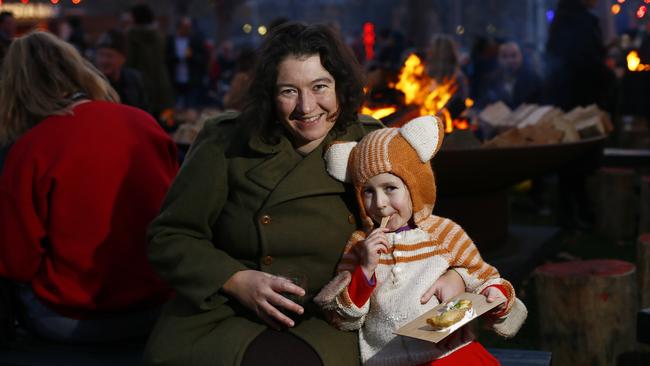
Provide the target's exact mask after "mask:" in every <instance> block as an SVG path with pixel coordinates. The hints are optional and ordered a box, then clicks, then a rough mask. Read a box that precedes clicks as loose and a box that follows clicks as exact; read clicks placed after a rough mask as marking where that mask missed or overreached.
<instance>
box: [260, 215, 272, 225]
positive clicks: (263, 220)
mask: <svg viewBox="0 0 650 366" xmlns="http://www.w3.org/2000/svg"><path fill="white" fill-rule="evenodd" d="M260 222H261V223H262V225H268V224H270V223H271V216H269V215H263V216H262V217H260Z"/></svg>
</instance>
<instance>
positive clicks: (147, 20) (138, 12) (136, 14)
mask: <svg viewBox="0 0 650 366" xmlns="http://www.w3.org/2000/svg"><path fill="white" fill-rule="evenodd" d="M131 16H132V17H133V23H134V24H135V25H149V24H152V23H153V22H154V20H155V18H156V17H155V15H154V13H153V10H152V9H151V7H150V6H149V5H147V4H137V5H134V6H133V7H132V8H131Z"/></svg>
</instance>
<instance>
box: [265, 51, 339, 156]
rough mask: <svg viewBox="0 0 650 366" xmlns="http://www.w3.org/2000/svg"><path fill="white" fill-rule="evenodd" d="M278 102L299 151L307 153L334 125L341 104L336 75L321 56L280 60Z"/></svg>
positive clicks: (279, 114) (278, 110) (280, 111)
mask: <svg viewBox="0 0 650 366" xmlns="http://www.w3.org/2000/svg"><path fill="white" fill-rule="evenodd" d="M275 104H276V109H277V113H278V116H277V117H278V118H279V119H280V121H281V122H282V124H283V125H284V126H285V128H286V129H287V130H289V132H290V133H291V136H292V137H293V143H294V146H295V147H296V149H297V150H298V151H299V152H301V153H303V154H307V153H309V152H311V151H313V150H314V149H315V148H316V147H317V146H318V145H320V143H321V142H322V141H323V139H325V137H326V136H327V134H328V133H329V132H330V130H331V129H332V127H334V123H335V122H336V117H337V113H338V107H339V105H338V101H337V99H336V83H335V80H334V77H333V76H332V75H331V74H330V73H329V72H328V71H327V70H325V68H324V67H323V65H321V62H320V56H318V55H312V56H302V57H296V56H288V57H287V58H285V59H284V60H283V61H282V62H281V63H280V65H279V66H278V80H277V83H276V89H275Z"/></svg>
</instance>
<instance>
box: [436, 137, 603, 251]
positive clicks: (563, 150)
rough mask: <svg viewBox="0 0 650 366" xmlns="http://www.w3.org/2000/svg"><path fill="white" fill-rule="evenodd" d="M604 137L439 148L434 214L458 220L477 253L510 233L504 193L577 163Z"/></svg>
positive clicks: (593, 151)
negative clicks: (467, 147)
mask: <svg viewBox="0 0 650 366" xmlns="http://www.w3.org/2000/svg"><path fill="white" fill-rule="evenodd" d="M604 143H605V137H604V136H603V137H597V138H590V139H585V140H581V141H578V142H574V143H562V144H547V145H530V146H520V147H509V148H491V149H486V148H476V149H462V150H444V149H443V150H441V151H440V152H439V153H438V154H437V155H436V157H435V158H434V159H433V162H432V165H433V169H434V172H435V174H436V183H437V188H438V199H437V202H436V206H435V208H434V213H435V214H437V215H440V216H444V217H448V218H450V219H452V220H454V221H456V222H458V223H459V224H460V225H461V226H463V228H464V229H465V230H466V231H467V233H468V234H469V235H470V237H471V238H472V239H473V240H474V241H475V242H476V243H477V245H478V246H479V249H480V250H481V251H495V250H497V249H498V248H500V247H501V246H502V245H504V244H505V242H506V239H507V235H508V204H507V190H508V188H509V187H510V186H512V185H513V184H516V183H518V182H521V181H523V180H526V179H530V178H535V177H538V176H542V175H544V174H548V173H552V172H555V171H558V170H560V169H563V168H567V167H569V168H570V167H571V166H573V165H577V164H581V162H582V161H583V160H584V159H587V158H590V157H593V156H597V155H598V154H601V153H602V151H603V147H604Z"/></svg>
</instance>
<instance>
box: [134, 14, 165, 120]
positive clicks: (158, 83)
mask: <svg viewBox="0 0 650 366" xmlns="http://www.w3.org/2000/svg"><path fill="white" fill-rule="evenodd" d="M131 16H132V17H133V23H134V24H133V26H132V27H131V29H129V31H128V33H127V34H126V41H127V43H126V44H127V47H126V48H127V51H126V66H128V67H131V68H133V69H135V70H138V71H139V72H140V74H142V80H143V81H144V88H145V90H146V94H147V96H148V98H149V106H150V108H151V113H152V114H153V116H154V117H156V118H158V119H159V120H161V122H162V125H163V127H164V128H166V129H173V128H174V127H175V126H174V124H173V119H170V115H171V116H173V107H174V95H173V90H172V86H171V82H170V80H169V73H168V71H167V65H166V63H165V37H164V36H163V34H162V33H161V32H160V31H159V30H158V28H157V25H156V22H155V17H154V13H153V10H152V9H151V8H150V7H149V6H148V5H147V4H138V5H135V6H133V7H132V8H131Z"/></svg>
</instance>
